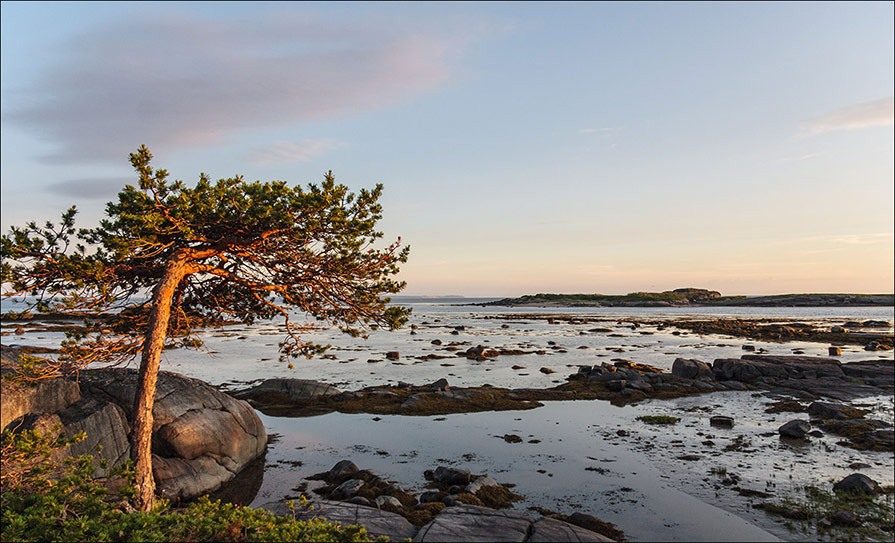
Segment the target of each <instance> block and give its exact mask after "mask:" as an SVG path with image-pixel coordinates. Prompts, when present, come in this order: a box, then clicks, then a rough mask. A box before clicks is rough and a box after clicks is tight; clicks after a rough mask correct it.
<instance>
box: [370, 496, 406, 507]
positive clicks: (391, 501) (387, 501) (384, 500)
mask: <svg viewBox="0 0 895 543" xmlns="http://www.w3.org/2000/svg"><path fill="white" fill-rule="evenodd" d="M373 503H374V504H375V505H376V507H379V508H382V506H383V505H390V506H392V507H398V508H401V507H403V505H402V504H401V502H400V501H398V498H395V497H394V496H376V499H375V500H373Z"/></svg>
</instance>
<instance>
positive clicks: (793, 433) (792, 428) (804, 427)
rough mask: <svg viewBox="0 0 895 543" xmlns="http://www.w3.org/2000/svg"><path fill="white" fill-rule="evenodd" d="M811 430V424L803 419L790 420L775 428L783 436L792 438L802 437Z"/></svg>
mask: <svg viewBox="0 0 895 543" xmlns="http://www.w3.org/2000/svg"><path fill="white" fill-rule="evenodd" d="M810 430H811V424H809V423H808V421H804V420H791V421H789V422H787V423H786V424H784V425H783V426H781V427H780V428H777V431H778V432H779V433H780V435H781V436H783V437H791V438H793V439H804V437H805V435H807V434H808V432H809V431H810Z"/></svg>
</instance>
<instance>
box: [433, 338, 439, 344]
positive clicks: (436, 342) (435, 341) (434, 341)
mask: <svg viewBox="0 0 895 543" xmlns="http://www.w3.org/2000/svg"><path fill="white" fill-rule="evenodd" d="M432 345H441V340H440V339H433V340H432Z"/></svg>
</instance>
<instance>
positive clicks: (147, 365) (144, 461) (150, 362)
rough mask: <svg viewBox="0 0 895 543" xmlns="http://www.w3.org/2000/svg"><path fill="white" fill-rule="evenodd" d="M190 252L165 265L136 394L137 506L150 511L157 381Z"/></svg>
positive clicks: (133, 435) (133, 452)
mask: <svg viewBox="0 0 895 543" xmlns="http://www.w3.org/2000/svg"><path fill="white" fill-rule="evenodd" d="M187 258H188V256H187V254H186V253H184V252H178V253H175V254H174V255H173V256H172V257H171V259H170V260H168V263H167V265H166V266H165V275H164V276H163V277H162V279H161V281H160V282H159V284H158V285H157V286H156V287H155V292H154V293H153V296H152V309H151V313H150V314H149V325H148V328H147V330H146V338H145V339H144V340H143V355H142V359H141V360H140V377H139V381H138V382H137V390H136V394H135V396H134V413H133V425H132V428H131V458H132V459H133V460H134V462H135V471H136V476H137V480H136V487H137V488H136V490H137V495H136V497H135V498H134V507H135V508H136V509H137V510H138V511H150V510H151V509H152V506H153V504H154V502H155V479H153V476H152V424H153V417H152V406H153V404H154V403H155V385H156V382H157V381H158V368H159V362H160V360H161V356H162V348H164V346H165V337H166V336H167V332H168V318H169V317H170V316H171V300H172V298H173V296H174V293H175V291H176V290H177V285H178V284H180V281H181V280H182V279H183V278H184V276H186V275H187V269H188V268H187Z"/></svg>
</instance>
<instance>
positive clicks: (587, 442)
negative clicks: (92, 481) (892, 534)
mask: <svg viewBox="0 0 895 543" xmlns="http://www.w3.org/2000/svg"><path fill="white" fill-rule="evenodd" d="M3 307H4V310H6V309H7V304H6V303H4V306H3ZM414 307H415V311H414V315H413V316H412V318H411V321H410V323H412V324H416V325H418V326H419V328H418V329H417V330H416V332H417V333H416V334H415V335H411V333H410V332H411V329H410V327H409V324H408V327H406V328H404V329H402V330H399V331H396V332H386V331H374V332H371V334H370V338H369V339H367V340H363V339H353V338H350V337H348V336H346V335H344V334H340V333H338V332H337V331H321V332H315V333H314V334H309V335H308V337H309V338H313V339H314V340H315V341H318V342H321V343H330V344H332V345H333V349H332V350H330V352H329V355H330V356H332V357H334V359H324V358H317V359H314V360H305V359H298V360H295V361H294V364H295V369H294V370H289V369H288V368H287V367H286V365H285V364H284V363H282V362H280V361H279V360H278V353H277V344H278V342H279V341H280V340H281V339H282V329H281V326H279V325H277V324H275V323H261V324H258V325H256V326H253V327H250V328H247V327H245V326H232V327H227V328H226V329H224V330H211V331H206V332H202V337H203V339H204V340H205V341H206V344H207V349H208V350H209V351H210V352H211V353H212V355H211V356H210V355H209V354H207V353H206V352H204V351H186V350H175V351H165V352H164V358H163V361H162V369H163V370H168V371H176V372H180V373H184V374H186V375H189V376H192V377H198V378H200V379H203V380H205V381H208V382H210V383H213V384H222V383H227V384H234V385H233V386H234V388H240V387H242V386H243V385H241V384H240V383H242V382H246V381H251V380H255V379H265V378H270V377H296V378H309V379H317V380H320V381H324V382H327V383H330V384H334V385H336V386H338V387H340V388H342V389H344V390H353V389H358V388H361V387H363V386H369V385H376V384H385V383H389V382H392V383H395V382H397V381H406V382H410V383H414V384H424V383H428V382H432V381H435V380H436V379H439V378H441V377H447V379H448V381H449V382H450V383H451V385H453V386H464V385H467V386H472V385H481V384H485V383H489V384H492V385H495V386H505V387H549V386H553V385H554V384H556V383H557V382H562V381H564V379H565V377H566V376H567V375H568V374H569V373H572V372H574V371H575V366H577V365H583V364H599V363H601V362H612V361H613V359H627V360H631V361H634V362H638V363H647V364H651V365H654V366H657V367H660V368H664V369H666V370H668V369H670V367H671V364H672V363H673V361H674V359H675V358H677V357H683V358H698V359H702V360H705V361H707V362H711V361H712V360H714V359H715V358H739V357H740V356H741V355H742V354H744V351H743V349H742V346H743V345H745V344H749V345H754V346H755V347H756V348H757V349H760V348H764V349H766V350H767V352H769V353H771V354H793V351H794V350H796V349H801V350H802V351H804V354H806V355H814V356H827V347H828V345H827V344H820V343H804V342H797V343H770V342H759V341H751V340H746V339H742V338H730V337H725V336H713V335H706V336H700V335H698V334H692V333H686V331H683V330H682V331H681V332H683V333H682V334H681V335H679V336H674V335H672V334H671V332H672V331H674V330H675V328H673V327H668V328H666V329H665V330H662V331H660V330H658V329H657V328H656V326H654V325H645V326H642V327H640V328H637V329H636V330H631V329H630V324H628V323H625V322H619V321H622V320H624V319H626V318H638V317H639V318H642V319H660V318H662V317H668V318H705V317H708V316H712V315H728V316H743V317H749V316H751V317H756V316H767V317H775V318H792V319H793V320H800V321H802V322H808V321H818V320H821V319H829V320H824V322H825V323H826V324H827V325H833V324H841V323H843V322H845V321H847V320H857V321H863V320H868V319H874V320H888V321H890V322H891V321H892V318H893V308H891V307H873V308H752V309H744V308H674V309H669V308H601V309H582V308H569V309H555V308H550V309H537V308H534V309H530V308H519V309H507V308H470V307H452V306H439V305H431V304H416V305H415V306H414ZM522 313H541V314H544V313H547V314H581V315H583V316H588V317H590V318H596V319H600V320H601V322H590V323H587V324H580V325H570V324H568V322H561V323H560V324H553V325H551V324H548V323H547V322H546V321H545V320H537V319H506V318H502V316H503V315H508V314H522ZM492 317H493V318H492ZM437 321H440V322H437ZM424 322H426V323H428V324H423V323H424ZM503 324H508V325H509V328H506V329H505V328H502V327H501V326H502V325H503ZM460 325H462V326H464V327H465V330H463V331H460V332H459V334H458V335H452V334H451V333H450V332H451V331H452V330H453V329H454V327H455V326H460ZM598 327H599V328H612V329H613V332H612V333H617V334H621V336H622V337H611V336H610V335H609V333H599V332H590V331H589V330H590V329H592V328H598ZM8 331H9V329H8V327H6V326H5V327H4V333H6V332H8ZM582 332H583V334H582ZM640 332H652V333H651V334H641V333H640ZM685 334H686V335H685ZM61 338H62V334H61V333H58V332H34V333H28V334H25V335H23V336H17V335H13V336H5V337H4V338H3V342H4V343H12V344H15V343H19V344H27V345H43V346H56V345H58V342H59V340H60V339H61ZM434 339H440V340H441V341H442V342H443V343H444V345H442V346H440V347H439V346H435V345H432V344H431V341H432V340H434ZM548 341H553V342H555V343H556V344H557V346H559V347H561V348H562V350H564V351H565V352H560V350H558V349H553V348H552V347H551V346H550V345H548ZM451 342H463V343H462V344H461V345H458V347H459V348H460V350H461V352H462V351H465V350H466V349H467V348H469V347H471V346H476V345H479V344H482V345H486V346H489V347H495V348H501V347H503V348H510V349H522V350H527V351H533V350H544V351H546V353H547V354H544V355H537V354H527V355H521V356H500V357H498V358H497V359H496V360H493V361H485V362H476V361H473V360H468V359H466V358H461V357H456V356H455V355H454V354H453V353H451V352H449V351H446V350H444V347H445V346H447V345H449V344H450V343H451ZM582 346H584V347H586V348H579V347H582ZM619 350H620V351H621V352H618V351H619ZM388 351H399V352H400V355H401V356H400V359H399V360H397V361H389V360H387V359H386V358H385V353H386V352H388ZM428 354H438V355H446V356H450V358H446V359H436V360H428V361H420V360H418V359H416V358H415V357H416V356H422V355H428ZM877 358H881V359H885V360H893V353H892V351H887V352H867V351H864V350H863V349H862V348H861V347H860V346H857V345H851V346H845V347H843V355H842V356H841V357H840V359H841V360H842V361H844V362H847V361H853V360H867V359H877ZM370 359H373V360H378V362H375V363H370V362H368V360H370ZM443 364H451V365H443ZM516 364H518V365H521V366H525V369H521V370H513V369H512V368H511V366H513V365H516ZM542 367H547V368H550V369H553V370H554V371H555V372H556V373H555V374H553V375H545V374H543V373H541V372H540V371H539V369H540V368H542ZM752 394H753V393H752V392H726V393H715V394H711V395H703V396H695V397H690V398H680V399H677V400H669V401H649V402H644V403H642V404H639V405H636V406H628V407H625V408H617V407H613V406H611V405H609V404H608V403H606V402H600V401H592V402H591V401H587V402H548V403H547V405H546V406H545V407H542V408H539V409H535V410H531V411H512V412H500V413H472V414H456V415H447V416H445V417H444V418H445V420H443V421H438V420H435V419H438V418H441V417H400V416H380V418H381V420H380V421H378V422H375V421H373V420H372V418H373V415H345V414H338V413H332V414H328V415H323V416H318V417H309V418H296V419H289V418H277V417H266V416H263V415H262V419H263V420H264V423H265V425H266V427H267V429H268V431H269V432H270V433H277V434H280V435H281V438H280V440H279V441H278V442H276V443H274V444H273V445H272V446H271V450H270V452H269V453H268V456H267V463H268V465H273V466H272V467H269V468H268V469H267V471H266V473H265V478H264V484H263V486H262V488H261V491H260V492H259V495H258V497H257V498H256V500H255V505H257V504H260V503H264V502H266V501H272V500H276V499H280V498H282V497H283V496H285V495H288V494H296V492H294V491H292V490H291V489H292V488H293V487H295V486H297V485H298V484H300V483H301V482H302V481H303V478H304V477H306V476H308V475H311V474H313V473H317V472H320V471H324V470H326V469H329V468H330V467H331V466H332V465H333V464H334V463H335V462H337V461H338V460H340V459H343V458H349V459H351V460H352V461H354V462H355V463H357V464H358V465H359V466H360V467H362V468H368V469H371V470H373V471H374V472H376V473H378V474H380V475H382V476H384V477H386V478H389V479H392V480H395V481H398V482H399V483H401V484H402V485H403V486H405V487H407V488H410V489H415V490H420V489H421V487H422V485H423V484H424V483H425V481H424V479H423V475H422V473H423V470H425V469H432V468H434V467H436V466H437V465H439V464H447V463H452V464H453V465H457V466H459V467H464V468H467V469H470V470H471V471H472V472H474V473H489V474H490V475H492V476H493V477H495V478H496V479H497V480H498V481H501V482H505V483H515V484H517V485H518V487H517V488H516V490H517V491H518V492H519V493H521V494H523V495H525V496H526V500H525V501H524V502H521V503H519V504H517V505H516V508H517V509H525V508H526V507H528V506H531V505H538V506H541V507H546V508H549V509H553V510H556V511H559V512H562V513H571V512H574V511H578V510H580V511H583V512H589V513H591V514H594V515H595V516H597V517H599V518H602V519H604V520H607V521H610V522H613V523H615V524H617V525H618V526H619V527H620V528H621V529H622V530H624V531H625V532H626V533H627V534H628V535H629V536H630V537H631V539H632V540H643V539H648V540H655V539H662V540H678V541H687V540H717V539H725V540H757V539H762V538H767V537H769V535H770V534H767V533H765V532H762V531H761V530H759V529H758V528H756V527H755V526H753V525H752V524H750V522H752V523H755V524H757V525H759V526H762V527H763V528H764V529H766V530H770V531H771V532H773V533H774V534H775V535H777V536H780V537H783V538H788V539H792V538H794V537H796V536H797V535H798V534H790V533H789V532H788V531H786V530H785V529H784V528H782V526H781V523H780V522H778V521H777V520H773V519H771V518H770V517H767V516H766V515H765V514H764V513H763V512H761V511H758V510H754V509H752V508H751V507H750V501H751V502H755V501H761V500H760V499H757V500H756V499H747V498H744V497H741V496H739V495H738V494H737V493H736V492H735V491H733V490H732V489H731V488H729V487H727V486H723V485H719V484H718V482H719V480H720V478H719V477H717V476H715V475H710V474H709V470H710V469H711V468H715V467H725V468H726V469H727V471H728V473H736V474H738V475H740V477H741V478H742V480H741V483H740V486H742V487H744V488H748V489H751V490H760V491H765V490H767V491H771V492H774V493H777V494H780V493H782V492H786V491H791V490H793V488H794V485H803V484H814V485H818V486H821V487H823V488H829V486H830V483H831V482H832V481H833V480H838V479H839V478H841V477H842V476H844V475H847V474H849V473H851V471H852V470H850V469H849V468H848V465H849V464H851V463H853V462H865V463H867V464H870V465H871V466H872V468H871V469H869V470H864V471H863V473H865V474H867V475H869V476H871V477H873V478H874V479H876V480H877V481H879V482H881V483H883V484H892V482H893V475H892V469H893V460H892V456H891V454H887V453H864V452H860V451H854V450H852V449H848V448H844V447H842V446H840V445H836V441H838V440H839V438H836V437H834V436H829V437H826V436H825V437H823V438H817V439H812V440H811V441H810V443H809V444H808V445H805V446H801V447H799V446H792V445H789V444H786V443H783V442H781V441H780V439H779V437H778V436H777V434H776V429H777V427H778V426H780V425H781V424H783V423H784V422H787V421H788V420H791V419H794V418H804V419H806V418H807V416H806V415H805V414H797V413H780V414H766V413H764V409H765V407H766V404H767V403H768V402H769V401H770V400H768V399H767V398H764V397H761V398H756V397H753V396H752ZM864 403H868V404H872V405H874V406H875V409H876V411H875V412H874V413H873V415H872V416H874V417H876V418H880V419H883V420H886V421H888V422H889V423H891V422H892V421H893V410H892V405H893V400H892V398H875V399H872V400H864ZM643 414H671V415H674V416H677V417H680V418H682V421H681V422H680V423H678V424H677V425H675V426H673V427H656V426H647V425H645V424H643V423H642V422H639V421H636V420H635V417H636V416H638V415H643ZM714 414H725V415H732V416H734V417H735V418H736V426H735V427H734V429H733V430H720V429H716V428H711V427H709V425H708V418H709V417H710V416H711V415H714ZM619 429H626V430H628V431H629V432H630V434H631V435H630V436H627V437H620V436H618V435H616V431H617V430H619ZM508 433H510V434H517V435H519V436H521V437H522V438H523V443H519V444H510V443H506V442H505V441H503V440H502V439H499V438H497V437H494V436H502V435H504V434H508ZM762 434H767V435H762ZM737 435H743V436H745V439H746V441H747V442H749V443H751V444H750V445H747V447H746V449H747V451H746V452H743V451H739V452H737V451H724V450H723V449H724V447H725V446H726V445H728V444H730V443H732V440H733V438H734V436H737ZM532 439H537V440H540V443H528V441H529V440H532ZM706 440H711V441H712V442H714V446H707V445H704V444H703V442H704V441H706ZM684 455H697V456H699V457H700V459H699V460H696V461H686V460H680V459H679V457H680V456H684ZM594 459H596V460H594ZM296 460H297V461H301V462H302V463H303V465H302V466H296V465H290V464H286V463H280V462H281V461H282V462H286V461H296ZM587 467H592V468H600V469H603V470H606V471H605V472H604V473H601V472H597V471H587V470H585V468H587ZM538 470H543V473H540V472H539V471H538ZM551 475H552V476H551ZM790 475H792V479H790ZM716 486H717V487H718V488H715V487H716ZM685 492H686V493H685ZM709 504H712V505H709ZM714 506H719V507H721V508H723V509H724V510H725V511H722V510H721V509H718V508H717V507H714ZM729 511H732V512H734V513H736V515H738V517H737V516H733V515H732V514H731V513H730V512H729ZM739 517H742V519H746V520H741V518H739ZM747 521H748V522H747Z"/></svg>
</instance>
